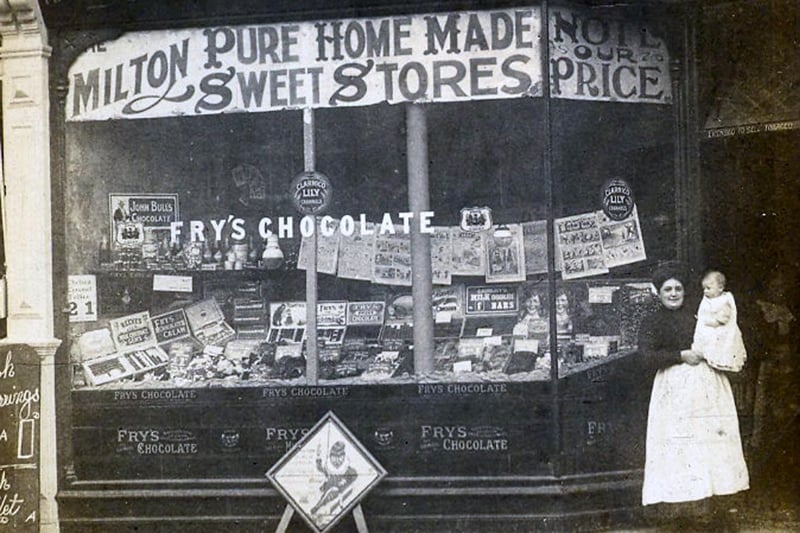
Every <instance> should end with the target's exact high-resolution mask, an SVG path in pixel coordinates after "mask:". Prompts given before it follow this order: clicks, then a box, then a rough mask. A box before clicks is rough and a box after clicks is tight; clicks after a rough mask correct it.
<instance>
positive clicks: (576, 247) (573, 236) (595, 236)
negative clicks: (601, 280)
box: [555, 213, 608, 279]
mask: <svg viewBox="0 0 800 533" xmlns="http://www.w3.org/2000/svg"><path fill="white" fill-rule="evenodd" d="M555 225H556V236H557V242H558V251H559V253H560V254H561V262H562V265H563V268H564V270H562V271H561V277H562V278H563V279H575V278H585V277H588V276H594V275H596V274H605V273H607V272H608V266H607V265H606V260H605V256H604V254H603V243H602V239H601V237H600V226H599V224H598V223H597V216H596V214H595V213H585V214H582V215H574V216H570V217H564V218H557V219H556V220H555Z"/></svg>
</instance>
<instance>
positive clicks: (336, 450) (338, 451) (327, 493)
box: [311, 440, 358, 515]
mask: <svg viewBox="0 0 800 533" xmlns="http://www.w3.org/2000/svg"><path fill="white" fill-rule="evenodd" d="M317 470H319V471H320V472H322V474H324V475H325V481H323V482H322V484H321V485H320V486H319V491H320V492H321V493H322V496H320V499H319V501H318V502H317V503H316V505H314V507H312V508H311V514H312V515H315V514H317V513H318V512H319V511H320V508H322V506H324V505H327V504H329V503H330V502H333V501H336V503H335V504H334V505H333V506H331V510H332V509H333V508H334V507H335V506H336V505H340V506H344V502H345V501H346V500H347V498H348V496H350V493H351V492H352V489H351V488H350V485H352V484H353V482H354V481H355V480H356V478H357V477H358V473H357V472H356V471H355V469H354V468H353V467H352V466H350V460H349V459H348V458H347V454H346V453H345V446H344V442H342V441H340V440H337V441H336V442H334V443H333V446H331V449H330V452H329V453H328V458H327V460H326V461H323V460H322V457H321V453H320V450H319V448H317ZM329 514H330V510H329Z"/></svg>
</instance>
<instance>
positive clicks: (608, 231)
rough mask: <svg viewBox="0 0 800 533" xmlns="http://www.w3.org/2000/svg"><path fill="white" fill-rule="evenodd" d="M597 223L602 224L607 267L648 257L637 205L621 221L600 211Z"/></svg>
mask: <svg viewBox="0 0 800 533" xmlns="http://www.w3.org/2000/svg"><path fill="white" fill-rule="evenodd" d="M597 223H598V225H599V226H600V238H601V240H602V243H603V257H604V258H605V262H606V266H607V267H609V268H611V267H616V266H620V265H628V264H630V263H636V262H637V261H644V260H645V259H647V254H646V253H645V250H644V239H642V227H641V225H639V215H638V213H637V212H636V206H634V207H633V211H632V212H631V214H630V215H629V216H628V217H627V218H625V219H623V220H619V221H617V220H611V219H610V218H608V217H607V216H606V215H605V213H603V212H602V211H598V212H597Z"/></svg>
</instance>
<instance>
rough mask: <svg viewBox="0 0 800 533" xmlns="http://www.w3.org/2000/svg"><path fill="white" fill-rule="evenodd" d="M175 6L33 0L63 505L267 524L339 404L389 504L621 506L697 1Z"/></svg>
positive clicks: (633, 504) (70, 516) (108, 520)
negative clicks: (296, 452)
mask: <svg viewBox="0 0 800 533" xmlns="http://www.w3.org/2000/svg"><path fill="white" fill-rule="evenodd" d="M131 9H133V8H131ZM164 9H165V11H164V13H163V14H161V15H159V16H158V17H157V20H155V19H153V18H147V17H144V16H142V14H141V13H139V14H138V15H137V14H136V13H135V9H134V12H132V13H128V14H126V15H118V16H119V17H122V18H120V19H119V20H120V21H125V20H127V23H126V24H122V25H121V27H124V29H125V31H121V30H120V29H118V25H117V24H114V23H110V22H108V21H107V19H103V18H102V17H98V18H97V19H96V20H95V19H92V17H91V16H89V17H88V18H87V19H85V20H83V21H78V20H77V19H75V20H72V21H70V19H69V18H68V17H67V18H60V19H59V17H58V15H64V14H65V13H66V12H67V11H68V8H67V6H63V5H60V4H58V3H56V4H53V5H51V6H49V7H47V8H46V9H44V14H45V19H46V20H48V21H49V22H52V24H51V28H50V43H51V45H52V48H53V51H52V57H51V59H50V65H51V68H50V76H51V87H52V90H51V92H50V98H51V101H50V105H51V109H52V112H51V117H52V128H51V134H52V136H53V143H52V144H53V163H52V173H53V183H54V185H53V189H52V192H53V199H52V206H53V208H52V216H53V220H54V221H55V224H54V226H55V227H54V230H53V236H52V237H53V255H54V264H55V265H56V268H55V270H56V275H55V276H54V278H53V279H54V284H55V287H56V288H55V292H54V294H56V295H60V296H57V301H56V308H63V309H64V310H65V313H63V316H61V315H57V318H56V324H55V328H56V336H57V337H59V338H61V339H63V344H62V347H61V348H60V349H59V350H58V352H57V354H56V364H55V390H56V391H57V396H56V399H57V400H56V413H57V423H58V435H59V436H58V459H59V466H60V468H59V483H58V505H59V520H60V524H61V529H62V530H63V531H87V530H91V529H92V528H94V529H96V530H98V531H103V530H108V528H110V527H114V528H115V529H119V528H126V527H128V528H130V529H132V530H133V529H136V528H138V530H141V529H142V528H145V529H146V528H161V529H164V530H168V529H169V528H173V529H174V530H185V529H186V528H187V527H193V528H205V529H204V530H210V531H214V530H219V529H220V528H222V527H229V526H230V525H233V524H236V525H237V527H240V528H245V529H247V528H252V529H253V530H255V529H259V528H260V529H263V528H264V527H265V526H266V527H268V528H274V527H275V526H276V524H277V523H278V520H279V519H280V517H281V513H282V511H283V508H284V507H285V505H286V503H285V501H284V500H283V499H282V498H281V496H280V494H279V493H278V492H277V491H276V490H274V489H273V488H272V486H271V485H270V482H269V481H268V479H267V478H266V476H265V474H266V472H267V471H268V470H269V469H270V468H271V467H272V466H273V465H274V464H275V463H276V462H277V461H278V460H279V459H280V458H281V457H282V456H283V455H284V454H285V453H286V452H287V451H288V450H289V449H290V448H291V447H292V446H293V445H294V444H295V443H297V442H298V441H299V440H300V439H301V438H302V437H303V436H304V435H306V433H308V431H309V429H310V428H312V426H314V425H315V423H316V422H317V421H318V420H319V419H320V418H322V417H323V416H324V415H325V414H326V413H328V412H332V413H334V414H335V415H336V417H338V419H340V420H341V421H342V422H343V423H344V424H345V425H346V426H347V427H348V428H349V429H350V430H351V431H352V433H353V435H354V436H355V437H356V438H357V439H358V440H359V441H360V442H361V443H362V444H363V445H364V447H365V448H366V449H368V450H369V451H370V453H371V454H373V455H374V457H375V459H376V460H377V461H379V462H380V464H381V465H382V466H383V468H385V469H386V471H387V474H388V475H387V477H386V478H385V479H384V480H383V481H382V482H381V483H380V484H379V485H378V486H377V488H376V489H375V490H374V491H373V492H371V493H370V495H369V496H368V497H367V498H366V499H365V500H364V502H363V508H364V512H365V514H366V517H367V521H368V522H369V523H370V525H371V526H374V527H375V528H377V530H380V531H383V530H387V529H393V528H394V529H396V530H402V529H403V528H418V529H419V528H422V529H426V528H428V529H430V528H435V527H438V525H441V524H442V523H446V524H451V525H453V527H462V528H473V529H476V528H489V527H501V526H502V527H506V528H508V527H512V526H514V525H522V524H530V523H536V524H539V525H540V526H542V527H547V525H548V524H560V525H564V524H569V523H572V522H571V521H573V520H574V521H580V520H586V519H587V517H588V519H589V520H590V521H592V523H595V524H602V523H607V522H608V521H612V520H614V519H618V518H625V517H627V518H630V517H632V516H635V514H636V512H637V509H638V507H639V490H640V487H641V467H642V465H643V460H644V451H643V444H644V432H645V417H646V406H647V400H648V396H649V388H650V384H651V382H652V379H651V378H652V375H651V374H648V371H647V370H646V368H645V365H643V364H642V362H641V361H640V359H639V357H638V355H637V333H638V325H639V322H640V320H641V317H642V316H643V315H644V314H646V313H647V312H649V311H650V310H651V309H653V306H654V305H655V300H654V296H653V293H652V291H651V287H650V284H649V275H650V273H651V271H652V269H653V267H654V266H655V265H657V264H658V263H659V262H662V261H668V260H673V259H681V260H685V261H689V262H693V261H695V260H696V258H697V251H696V250H695V249H694V245H693V244H690V243H694V242H695V239H693V236H694V235H695V232H696V229H695V228H694V226H693V224H692V221H693V220H694V217H695V216H696V208H695V203H696V202H697V194H696V188H697V187H696V176H693V175H692V173H691V170H692V167H691V165H690V162H689V156H688V155H687V154H688V153H689V152H690V149H689V148H690V147H691V144H692V142H693V141H692V140H691V136H690V135H689V134H688V133H687V131H688V129H689V128H691V124H692V112H691V109H692V107H691V105H689V103H688V102H689V97H690V94H689V91H688V89H687V87H689V86H691V83H689V82H690V80H689V78H688V76H689V74H690V73H691V69H689V68H688V67H687V64H688V62H689V59H688V58H687V55H688V54H687V51H686V50H687V47H688V39H689V37H688V36H689V35H690V32H688V31H687V28H688V25H689V21H688V15H689V12H688V11H685V10H684V8H682V7H676V6H674V5H672V4H665V5H662V4H660V3H652V4H647V5H646V6H640V7H636V8H630V7H610V6H604V5H597V4H595V5H592V6H587V5H582V4H579V3H576V4H550V3H548V2H543V3H528V4H520V3H509V4H508V5H504V6H503V7H497V8H485V7H483V6H481V5H480V4H479V3H475V4H474V5H470V6H469V7H466V8H465V7H464V6H463V5H462V4H459V6H458V7H457V8H456V7H448V4H437V7H436V8H435V9H433V8H430V7H428V6H419V7H413V6H412V5H406V6H403V7H402V8H399V7H397V6H395V5H391V6H390V5H388V4H387V5H383V4H379V3H373V4H368V3H365V4H364V5H359V6H357V7H353V8H351V9H349V10H348V11H347V12H346V13H344V14H341V13H337V14H336V15H334V14H332V13H330V12H327V11H325V10H316V11H315V10H314V9H311V8H309V9H307V10H304V11H302V12H299V11H290V10H288V9H276V10H274V11H272V12H266V11H264V10H263V9H262V8H257V9H256V8H245V7H241V6H238V5H237V6H236V7H231V8H230V9H231V11H230V13H228V14H227V15H225V14H222V12H221V11H222V10H216V11H214V12H215V14H214V15H213V16H211V17H209V16H202V17H201V16H196V17H195V16H185V15H183V16H179V13H177V11H176V12H172V11H170V10H169V9H168V8H164ZM239 9H242V10H243V12H239V11H238V10H239ZM125 17H128V18H125ZM112 18H113V17H112ZM104 20H105V21H104ZM59 21H60V22H59ZM59 298H60V299H61V301H59ZM62 304H63V305H62ZM448 527H449V526H448ZM161 529H159V530H161ZM193 530H200V529H193ZM505 530H508V529H505Z"/></svg>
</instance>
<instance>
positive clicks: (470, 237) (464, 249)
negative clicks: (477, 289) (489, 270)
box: [451, 228, 486, 276]
mask: <svg viewBox="0 0 800 533" xmlns="http://www.w3.org/2000/svg"><path fill="white" fill-rule="evenodd" d="M484 235H485V234H484V233H483V232H473V231H463V230H462V229H460V228H452V231H451V241H452V247H453V258H452V269H453V274H454V275H456V276H483V275H484V274H486V252H485V251H484V248H485V242H484V240H485V237H484Z"/></svg>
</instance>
